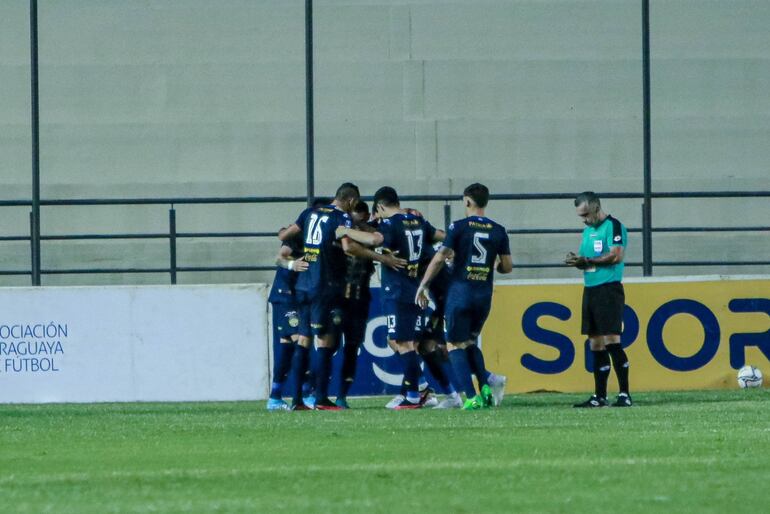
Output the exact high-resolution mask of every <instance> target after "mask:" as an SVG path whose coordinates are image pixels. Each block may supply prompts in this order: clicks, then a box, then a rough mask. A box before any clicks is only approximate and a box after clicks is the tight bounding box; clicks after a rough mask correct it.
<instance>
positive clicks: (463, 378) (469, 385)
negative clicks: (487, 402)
mask: <svg viewBox="0 0 770 514" xmlns="http://www.w3.org/2000/svg"><path fill="white" fill-rule="evenodd" d="M449 360H450V361H451V362H452V368H453V369H454V372H455V380H457V385H458V386H459V388H460V390H461V391H462V392H464V393H465V397H466V398H473V397H474V396H476V388H475V387H473V380H471V367H470V365H469V364H468V355H467V354H466V353H465V351H464V350H459V349H458V350H452V351H450V352H449Z"/></svg>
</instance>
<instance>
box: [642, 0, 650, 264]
mask: <svg viewBox="0 0 770 514" xmlns="http://www.w3.org/2000/svg"><path fill="white" fill-rule="evenodd" d="M642 89H643V90H642V94H643V109H642V110H643V115H644V116H643V118H644V134H643V138H644V141H643V144H644V203H643V204H642V273H643V275H644V276H645V277H649V276H652V146H651V141H650V140H651V129H650V125H651V119H650V103H651V100H650V0H642Z"/></svg>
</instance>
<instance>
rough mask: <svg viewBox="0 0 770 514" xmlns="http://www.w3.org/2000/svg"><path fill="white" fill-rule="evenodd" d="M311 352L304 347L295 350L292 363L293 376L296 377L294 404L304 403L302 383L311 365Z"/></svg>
mask: <svg viewBox="0 0 770 514" xmlns="http://www.w3.org/2000/svg"><path fill="white" fill-rule="evenodd" d="M309 353H310V350H309V349H308V348H305V347H304V346H300V345H297V347H296V348H295V349H294V359H293V361H292V376H293V377H294V397H293V401H294V404H295V405H297V404H299V403H302V383H303V382H304V381H305V376H306V375H307V371H308V364H309V363H310V358H309V357H310V355H309Z"/></svg>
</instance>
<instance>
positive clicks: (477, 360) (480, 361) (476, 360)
mask: <svg viewBox="0 0 770 514" xmlns="http://www.w3.org/2000/svg"><path fill="white" fill-rule="evenodd" d="M465 353H466V355H468V364H469V365H470V367H471V370H472V371H473V374H474V375H476V380H478V381H479V389H481V387H482V386H485V385H487V376H488V374H487V367H486V366H485V365H484V354H483V353H481V348H479V347H478V345H475V344H472V345H470V346H468V347H467V348H466V349H465Z"/></svg>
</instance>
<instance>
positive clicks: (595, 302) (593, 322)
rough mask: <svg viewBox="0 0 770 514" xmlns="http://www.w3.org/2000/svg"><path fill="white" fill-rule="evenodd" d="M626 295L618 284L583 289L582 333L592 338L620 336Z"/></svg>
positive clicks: (612, 283) (609, 283)
mask: <svg viewBox="0 0 770 514" xmlns="http://www.w3.org/2000/svg"><path fill="white" fill-rule="evenodd" d="M625 303H626V294H625V292H624V291H623V284H621V283H620V282H608V283H606V284H600V285H598V286H593V287H586V288H584V289H583V325H582V331H581V332H582V333H583V334H585V335H592V336H608V335H620V334H621V333H622V332H623V306H624V305H625Z"/></svg>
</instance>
